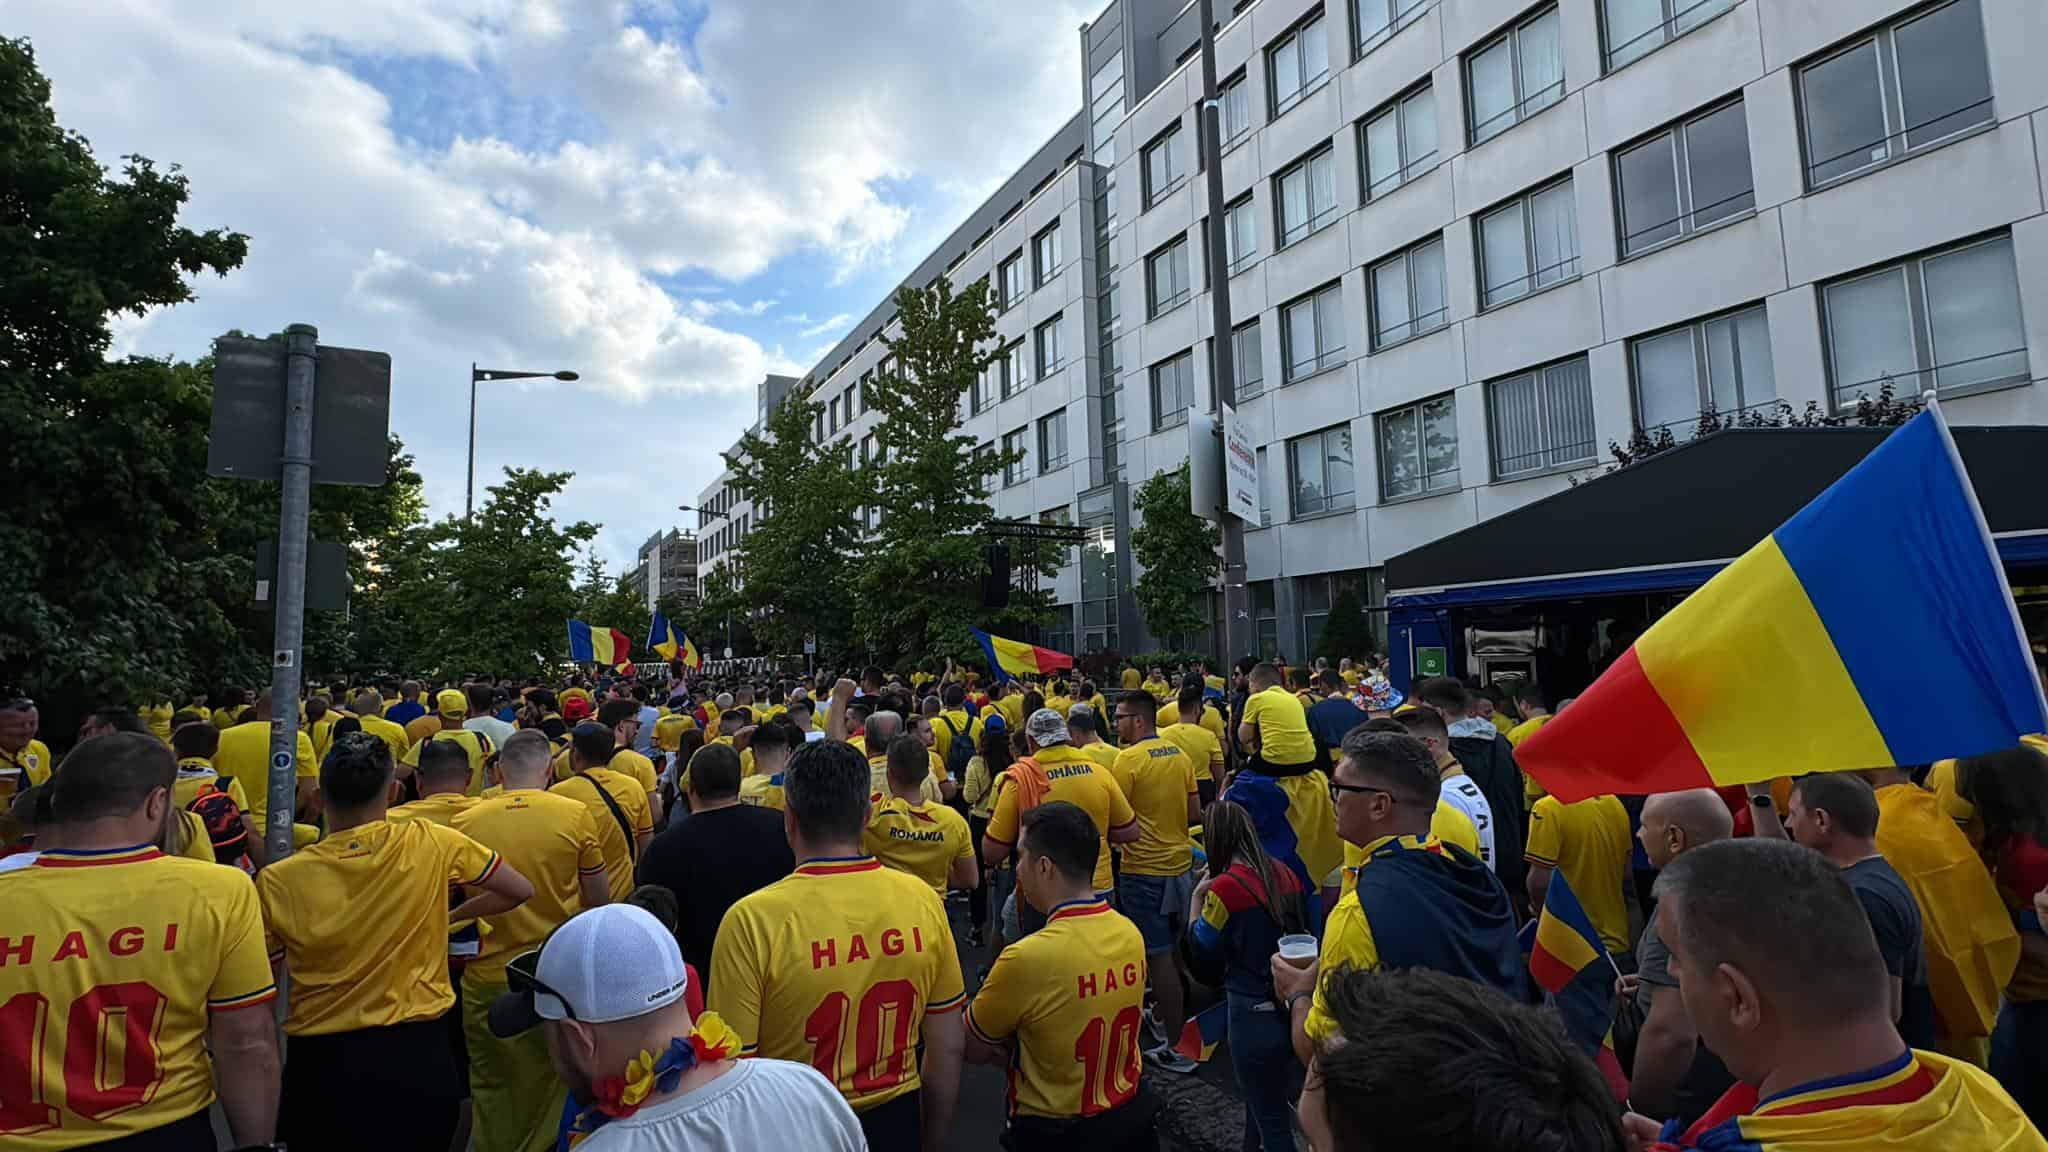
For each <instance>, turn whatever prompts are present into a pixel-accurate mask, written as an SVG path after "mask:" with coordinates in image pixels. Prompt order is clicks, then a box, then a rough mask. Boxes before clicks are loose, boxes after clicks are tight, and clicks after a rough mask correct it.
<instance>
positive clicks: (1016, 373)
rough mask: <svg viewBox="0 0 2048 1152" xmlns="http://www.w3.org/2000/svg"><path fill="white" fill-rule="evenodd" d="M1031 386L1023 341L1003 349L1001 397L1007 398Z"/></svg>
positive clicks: (1029, 370)
mask: <svg viewBox="0 0 2048 1152" xmlns="http://www.w3.org/2000/svg"><path fill="white" fill-rule="evenodd" d="M1030 386H1031V369H1030V368H1029V367H1028V366H1027V365H1026V362H1025V360H1024V342H1023V341H1022V340H1019V341H1017V342H1016V343H1015V344H1012V345H1010V346H1009V347H1008V348H1006V349H1004V350H1003V399H1005V400H1008V399H1009V398H1010V397H1012V396H1015V395H1016V394H1018V393H1019V392H1022V391H1024V389H1026V388H1028V387H1030Z"/></svg>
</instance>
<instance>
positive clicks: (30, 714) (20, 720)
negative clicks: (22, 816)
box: [0, 696, 57, 840]
mask: <svg viewBox="0 0 2048 1152" xmlns="http://www.w3.org/2000/svg"><path fill="white" fill-rule="evenodd" d="M36 723H37V721H36V702H35V701H33V700H30V699H29V698H27V697H26V696H8V697H5V698H0V840H12V839H13V838H14V837H13V835H12V833H11V831H10V829H9V828H8V826H7V825H8V823H9V820H8V818H7V817H6V816H5V815H4V812H5V811H6V808H7V806H8V805H11V804H13V803H14V798H15V797H16V796H19V795H21V794H23V793H25V792H27V791H28V790H29V789H30V788H33V787H35V786H36V785H38V784H41V783H42V782H43V781H45V780H48V779H49V778H50V770H51V769H52V768H54V767H56V765H57V762H56V761H55V760H54V759H52V758H51V756H50V749H49V746H48V745H46V744H44V743H43V742H42V741H41V740H38V739H36Z"/></svg>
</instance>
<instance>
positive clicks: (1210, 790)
mask: <svg viewBox="0 0 2048 1152" xmlns="http://www.w3.org/2000/svg"><path fill="white" fill-rule="evenodd" d="M1195 792H1196V794H1197V795H1198V796H1200V798H1201V801H1202V810H1203V811H1207V810H1208V808H1209V805H1211V804H1214V803H1215V802H1216V781H1214V780H1213V779H1212V780H1197V781H1195Z"/></svg>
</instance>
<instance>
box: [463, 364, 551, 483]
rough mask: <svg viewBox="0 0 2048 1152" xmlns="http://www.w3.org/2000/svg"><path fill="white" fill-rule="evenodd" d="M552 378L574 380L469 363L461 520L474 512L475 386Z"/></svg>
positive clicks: (549, 374)
mask: <svg viewBox="0 0 2048 1152" xmlns="http://www.w3.org/2000/svg"><path fill="white" fill-rule="evenodd" d="M542 377H553V378H554V379H556V380H563V381H569V380H574V379H576V374H575V373H574V372H500V371H498V370H497V369H495V368H478V367H477V366H476V361H474V360H472V361H470V362H469V474H468V476H467V478H466V479H465V480H464V481H463V485H462V518H463V519H464V520H467V519H469V517H470V514H471V513H472V512H474V511H475V510H476V386H477V385H478V384H480V383H484V384H488V383H491V382H493V381H497V380H538V379H541V378H542Z"/></svg>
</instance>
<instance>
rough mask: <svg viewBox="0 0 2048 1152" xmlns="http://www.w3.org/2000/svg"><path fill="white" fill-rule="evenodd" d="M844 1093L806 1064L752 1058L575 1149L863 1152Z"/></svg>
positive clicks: (609, 1151)
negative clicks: (842, 1094) (707, 1082)
mask: <svg viewBox="0 0 2048 1152" xmlns="http://www.w3.org/2000/svg"><path fill="white" fill-rule="evenodd" d="M867 1146H868V1142H867V1137H865V1136H863V1135H861V1130H860V1121H859V1120H856V1119H855V1118H854V1115H853V1109H852V1108H850V1107H848V1106H847V1103H846V1098H845V1097H844V1096H841V1095H840V1094H839V1090H838V1089H836V1088H834V1087H833V1086H832V1082H831V1081H829V1080H827V1079H825V1078H824V1077H823V1076H821V1075H819V1074H818V1070H817V1069H815V1068H812V1067H811V1066H810V1065H808V1064H793V1063H791V1062H789V1061H787V1060H769V1059H766V1058H761V1057H756V1058H754V1059H751V1060H742V1061H740V1062H739V1063H737V1064H735V1065H733V1068H732V1071H730V1072H727V1073H726V1074H725V1075H723V1076H720V1077H719V1078H718V1079H716V1080H713V1081H712V1082H711V1083H709V1084H705V1085H703V1086H702V1087H699V1088H695V1089H692V1090H691V1091H690V1092H688V1093H685V1094H684V1095H681V1096H678V1097H676V1098H675V1099H673V1100H664V1101H662V1102H660V1103H659V1104H650V1105H648V1106H647V1107H645V1108H642V1109H641V1110H640V1111H638V1112H635V1113H634V1114H633V1115H631V1116H627V1117H625V1118H623V1119H619V1120H614V1121H612V1122H611V1123H609V1124H606V1125H605V1126H604V1127H602V1128H599V1129H598V1130H597V1131H596V1132H594V1133H592V1134H591V1136H590V1138H589V1139H588V1140H585V1141H584V1142H583V1143H581V1144H579V1145H577V1152H685V1150H687V1152H728V1150H729V1152H769V1150H779V1149H789V1150H791V1152H796V1150H798V1149H801V1150H802V1152H865V1150H866V1149H867Z"/></svg>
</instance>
